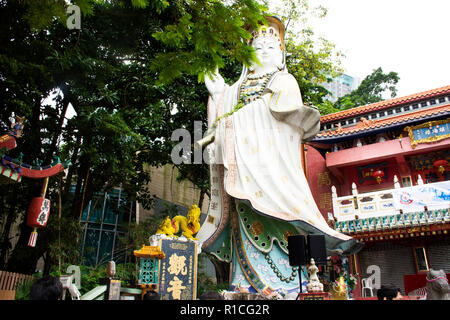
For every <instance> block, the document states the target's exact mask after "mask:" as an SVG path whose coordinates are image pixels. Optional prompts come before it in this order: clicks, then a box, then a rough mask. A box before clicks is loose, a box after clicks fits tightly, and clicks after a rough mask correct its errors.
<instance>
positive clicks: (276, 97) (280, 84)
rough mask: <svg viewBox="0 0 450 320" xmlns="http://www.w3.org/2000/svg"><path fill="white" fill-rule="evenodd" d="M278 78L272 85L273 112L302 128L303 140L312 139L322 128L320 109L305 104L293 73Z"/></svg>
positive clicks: (274, 114)
mask: <svg viewBox="0 0 450 320" xmlns="http://www.w3.org/2000/svg"><path fill="white" fill-rule="evenodd" d="M276 80H277V81H276V82H274V85H273V86H272V87H271V90H272V95H271V98H270V102H269V108H270V112H271V114H272V115H273V116H274V118H275V119H277V120H278V121H282V122H284V123H287V124H289V125H291V126H292V127H294V128H296V129H298V130H300V133H301V137H302V141H303V142H305V141H309V140H311V139H312V138H314V136H315V135H316V134H317V133H318V132H319V130H320V113H319V111H318V110H317V109H314V108H312V107H307V106H304V105H303V102H302V97H301V94H300V88H299V87H298V84H297V81H296V80H295V78H294V77H293V76H292V75H291V74H289V73H283V74H281V75H280V76H278V79H276Z"/></svg>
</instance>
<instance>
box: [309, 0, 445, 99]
mask: <svg viewBox="0 0 450 320" xmlns="http://www.w3.org/2000/svg"><path fill="white" fill-rule="evenodd" d="M310 4H311V5H312V6H317V5H323V6H324V7H326V8H328V13H327V15H326V16H325V17H324V18H321V19H314V20H311V26H312V29H313V31H314V32H315V34H316V35H321V36H323V37H324V38H325V39H327V40H329V41H331V42H332V43H334V44H335V45H336V48H337V49H338V50H340V51H342V52H343V53H344V54H345V55H346V58H344V61H343V67H344V69H345V71H346V73H347V74H348V75H351V76H356V77H359V78H361V80H362V79H364V78H365V77H366V76H367V75H369V74H371V73H372V71H373V70H374V69H376V68H378V67H381V68H382V69H383V72H384V73H388V72H391V71H395V72H397V73H398V75H399V77H400V80H399V82H398V84H397V97H402V96H407V95H410V94H414V93H418V92H422V91H426V90H430V89H434V88H439V87H443V86H447V85H450V0H426V1H425V0H376V1H375V0H310Z"/></svg>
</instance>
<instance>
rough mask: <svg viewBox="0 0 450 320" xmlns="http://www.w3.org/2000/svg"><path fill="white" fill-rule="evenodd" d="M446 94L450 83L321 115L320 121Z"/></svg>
mask: <svg viewBox="0 0 450 320" xmlns="http://www.w3.org/2000/svg"><path fill="white" fill-rule="evenodd" d="M444 94H450V85H449V86H445V87H441V88H436V89H431V90H428V91H423V92H419V93H415V94H412V95H409V96H405V97H399V98H394V99H389V100H384V101H380V102H376V103H372V104H368V105H365V106H360V107H356V108H352V109H348V110H344V111H339V112H335V113H331V114H327V115H324V116H322V117H320V122H321V123H329V122H333V121H336V120H340V119H345V118H351V117H355V116H358V115H362V114H367V113H371V112H374V111H379V110H383V109H388V108H392V107H395V106H399V105H403V104H407V103H413V102H416V101H422V100H426V99H428V98H432V97H437V96H440V95H444Z"/></svg>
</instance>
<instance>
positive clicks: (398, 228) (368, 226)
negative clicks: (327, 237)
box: [335, 209, 450, 241]
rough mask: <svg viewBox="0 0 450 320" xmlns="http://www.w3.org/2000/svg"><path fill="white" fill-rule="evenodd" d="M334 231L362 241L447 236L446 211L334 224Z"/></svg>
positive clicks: (449, 216)
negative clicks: (442, 234)
mask: <svg viewBox="0 0 450 320" xmlns="http://www.w3.org/2000/svg"><path fill="white" fill-rule="evenodd" d="M335 224H336V227H335V229H336V231H339V232H343V233H345V234H349V235H351V236H352V237H354V238H358V239H362V240H364V241H375V240H383V239H394V238H404V237H405V236H409V237H414V236H423V235H425V232H427V235H436V234H441V233H444V234H447V233H448V231H447V230H450V214H449V210H448V209H437V210H428V211H419V212H410V213H403V214H401V213H399V214H395V215H386V216H378V217H372V218H364V219H354V220H347V221H339V222H336V223H335Z"/></svg>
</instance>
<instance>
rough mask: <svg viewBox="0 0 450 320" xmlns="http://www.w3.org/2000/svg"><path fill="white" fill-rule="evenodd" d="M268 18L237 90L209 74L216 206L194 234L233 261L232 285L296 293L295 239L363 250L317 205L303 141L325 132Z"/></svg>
mask: <svg viewBox="0 0 450 320" xmlns="http://www.w3.org/2000/svg"><path fill="white" fill-rule="evenodd" d="M266 19H267V21H268V22H269V25H268V26H265V25H263V24H261V27H260V28H259V29H258V30H253V31H252V30H251V31H252V35H253V38H252V39H251V45H252V46H253V48H254V49H255V51H256V56H257V59H258V61H259V62H260V63H256V64H254V65H253V66H252V67H251V68H246V67H245V66H244V67H243V71H242V74H241V77H240V78H239V80H238V81H236V82H235V83H234V84H233V85H231V86H229V85H227V84H226V83H225V82H224V79H223V78H222V76H220V74H219V73H218V71H216V73H215V74H214V75H213V76H212V77H208V76H206V80H205V82H206V86H207V88H208V91H209V94H210V96H209V100H208V124H209V127H210V131H209V132H210V134H209V135H210V137H212V139H209V142H211V141H213V143H211V144H210V145H208V147H207V148H210V154H212V159H210V163H211V166H210V179H211V200H210V205H209V210H208V216H207V218H206V220H205V222H204V223H203V225H202V227H201V229H200V231H199V232H198V233H197V237H198V238H199V239H200V241H201V242H203V246H202V248H203V250H204V251H206V252H209V253H211V254H213V255H214V256H216V257H217V258H218V259H220V260H221V261H229V262H232V284H233V285H237V284H240V286H241V287H248V288H249V290H250V292H265V293H267V294H270V293H272V292H274V291H278V292H280V291H281V290H283V291H284V292H288V293H291V292H298V288H299V275H298V272H299V270H298V268H296V267H291V266H290V265H289V256H288V250H287V238H288V237H289V236H290V235H295V234H304V235H306V234H323V235H325V241H326V247H327V250H328V253H329V254H332V253H339V254H352V253H355V252H357V251H358V250H359V249H360V248H361V247H362V244H361V243H358V242H357V241H355V240H354V239H353V238H351V237H349V236H346V235H344V234H341V233H339V232H337V231H335V230H333V229H331V228H330V227H329V226H328V224H327V222H326V221H325V219H324V218H323V216H322V214H321V213H320V211H319V209H318V208H317V205H316V203H315V201H314V199H313V196H312V194H311V191H310V188H309V186H308V182H307V180H306V178H305V175H304V173H303V168H302V162H301V161H302V160H301V159H302V157H301V143H302V142H305V141H308V140H310V139H312V138H313V137H314V136H315V135H316V134H317V132H318V131H319V126H320V123H319V120H320V114H319V112H318V111H317V110H316V109H315V108H311V107H307V106H304V105H303V103H302V97H301V94H300V89H299V86H298V84H297V81H296V80H295V78H294V77H293V76H292V75H291V74H289V73H288V71H287V69H286V63H285V46H284V26H283V24H282V22H281V21H280V20H279V19H278V18H276V17H266ZM237 105H238V107H236V106H237ZM217 119H218V120H217ZM302 279H307V275H306V274H304V275H302Z"/></svg>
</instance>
